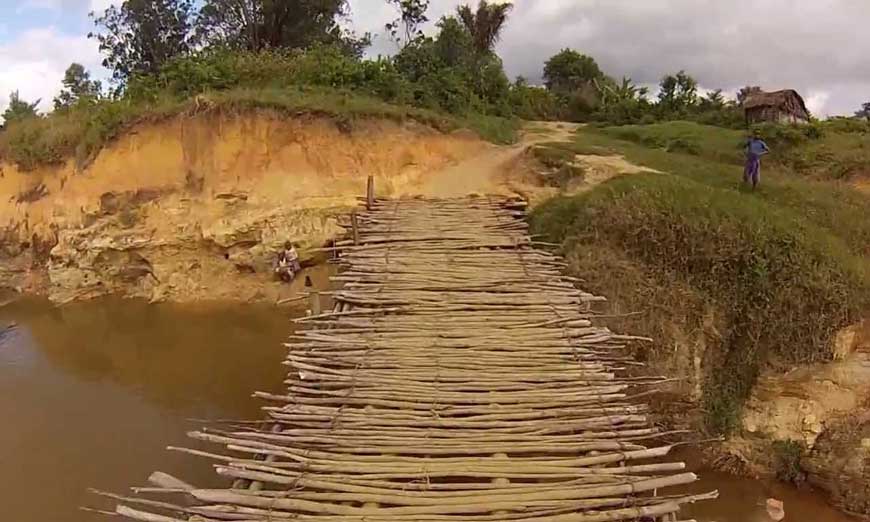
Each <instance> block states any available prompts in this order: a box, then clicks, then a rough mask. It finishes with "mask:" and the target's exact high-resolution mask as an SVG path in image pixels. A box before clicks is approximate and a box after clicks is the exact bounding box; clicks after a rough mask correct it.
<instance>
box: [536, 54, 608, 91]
mask: <svg viewBox="0 0 870 522" xmlns="http://www.w3.org/2000/svg"><path fill="white" fill-rule="evenodd" d="M603 77H604V74H603V73H602V72H601V69H600V68H599V67H598V64H597V63H596V62H595V59H594V58H592V57H591V56H586V55H583V54H580V53H578V52H577V51H574V50H572V49H563V50H562V51H561V52H560V53H559V54H557V55H555V56H553V57H552V58H550V59H549V60H547V63H546V64H545V65H544V82H545V83H546V85H547V88H548V89H550V90H551V91H554V92H556V93H562V94H570V93H572V92H575V91H577V90H578V89H581V88H583V87H587V86H589V85H590V84H593V83H594V82H595V81H597V80H599V79H601V78H603Z"/></svg>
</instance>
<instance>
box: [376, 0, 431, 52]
mask: <svg viewBox="0 0 870 522" xmlns="http://www.w3.org/2000/svg"><path fill="white" fill-rule="evenodd" d="M387 3H388V4H390V5H392V6H393V7H395V8H396V9H397V10H398V11H399V18H397V19H395V20H393V21H392V22H389V23H387V25H386V26H385V27H386V30H387V32H388V33H389V34H390V38H391V39H392V40H393V41H394V42H396V45H398V46H399V47H400V48H402V47H407V46H409V45H411V44H413V43H414V42H416V41H419V40H420V39H422V38H423V37H424V35H423V25H424V24H425V23H426V22H428V21H429V17H428V16H426V11H428V10H429V0H387Z"/></svg>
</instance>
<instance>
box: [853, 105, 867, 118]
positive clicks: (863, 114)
mask: <svg viewBox="0 0 870 522" xmlns="http://www.w3.org/2000/svg"><path fill="white" fill-rule="evenodd" d="M855 116H856V117H858V118H866V119H867V121H870V102H865V103H862V104H861V110H860V111H858V112H856V113H855Z"/></svg>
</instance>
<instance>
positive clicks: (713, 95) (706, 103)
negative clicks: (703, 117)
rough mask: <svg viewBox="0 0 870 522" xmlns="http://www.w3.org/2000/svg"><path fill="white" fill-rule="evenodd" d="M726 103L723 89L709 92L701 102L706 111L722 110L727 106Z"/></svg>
mask: <svg viewBox="0 0 870 522" xmlns="http://www.w3.org/2000/svg"><path fill="white" fill-rule="evenodd" d="M726 103H727V102H726V100H725V96H723V95H722V89H716V90H715V91H710V92H708V93H707V95H706V96H704V97H703V98H701V100H700V102H699V104H700V108H701V110H705V111H721V110H722V109H724V108H725V105H726Z"/></svg>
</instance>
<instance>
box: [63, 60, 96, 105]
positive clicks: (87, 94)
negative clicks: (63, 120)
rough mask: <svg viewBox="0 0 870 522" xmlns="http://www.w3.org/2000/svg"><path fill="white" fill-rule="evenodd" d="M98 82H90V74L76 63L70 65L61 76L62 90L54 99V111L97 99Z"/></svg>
mask: <svg viewBox="0 0 870 522" xmlns="http://www.w3.org/2000/svg"><path fill="white" fill-rule="evenodd" d="M102 88H103V87H102V84H101V83H100V81H99V80H91V74H90V73H89V72H88V71H87V70H86V69H85V68H84V66H82V65H81V64H78V63H73V64H72V65H70V66H69V67H68V68H67V70H66V73H64V75H63V89H62V90H61V91H60V94H59V95H58V96H57V97H56V98H55V99H54V108H55V109H64V108H68V107H72V106H73V105H76V104H78V103H88V102H92V101H94V100H97V99H99V97H100V95H101V93H102Z"/></svg>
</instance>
